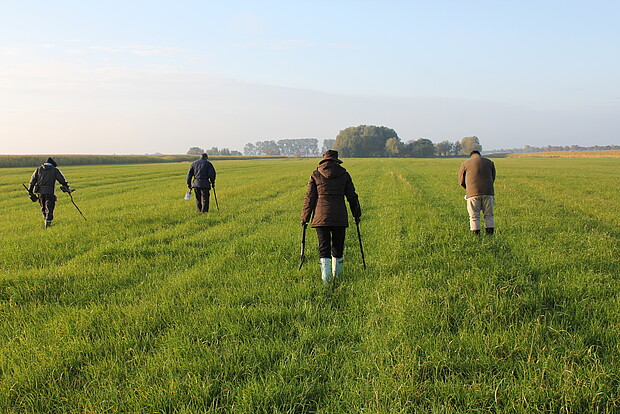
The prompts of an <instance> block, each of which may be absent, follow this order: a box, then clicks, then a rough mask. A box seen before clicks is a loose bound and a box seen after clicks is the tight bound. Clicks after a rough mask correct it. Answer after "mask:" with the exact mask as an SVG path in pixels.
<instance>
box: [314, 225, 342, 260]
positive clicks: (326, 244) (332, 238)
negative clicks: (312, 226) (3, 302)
mask: <svg viewBox="0 0 620 414" xmlns="http://www.w3.org/2000/svg"><path fill="white" fill-rule="evenodd" d="M346 230H347V228H346V227H317V228H316V234H317V236H318V237H319V256H320V257H332V256H333V257H338V258H340V257H342V255H343V252H344V236H345V233H346Z"/></svg>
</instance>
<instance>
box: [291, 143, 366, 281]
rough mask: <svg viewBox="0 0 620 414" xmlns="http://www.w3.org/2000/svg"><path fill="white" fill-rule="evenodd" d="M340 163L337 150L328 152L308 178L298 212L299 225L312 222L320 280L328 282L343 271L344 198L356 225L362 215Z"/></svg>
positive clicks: (349, 177) (349, 179)
mask: <svg viewBox="0 0 620 414" xmlns="http://www.w3.org/2000/svg"><path fill="white" fill-rule="evenodd" d="M340 164H342V161H340V160H339V159H338V151H334V150H328V151H326V152H325V153H324V154H323V159H322V160H321V161H320V162H319V166H318V167H317V169H316V170H314V171H313V172H312V174H311V175H310V181H308V189H307V190H306V196H305V198H304V207H303V209H302V211H301V224H302V225H306V224H307V223H308V222H310V219H312V223H311V225H312V227H314V228H316V232H317V236H318V239H319V256H320V258H321V277H322V278H323V282H325V283H329V282H330V280H331V278H332V276H333V277H337V276H339V275H340V274H341V272H342V262H343V251H344V239H345V232H346V228H347V227H348V226H349V217H348V213H347V207H346V205H345V203H344V198H345V197H346V198H347V201H348V202H349V206H350V208H351V213H352V214H353V217H354V218H355V222H356V223H359V220H360V217H361V216H362V210H361V208H360V204H359V200H358V197H357V193H356V192H355V187H354V186H353V180H352V179H351V176H350V175H349V173H348V172H347V170H345V169H344V168H343V167H342V166H341V165H340Z"/></svg>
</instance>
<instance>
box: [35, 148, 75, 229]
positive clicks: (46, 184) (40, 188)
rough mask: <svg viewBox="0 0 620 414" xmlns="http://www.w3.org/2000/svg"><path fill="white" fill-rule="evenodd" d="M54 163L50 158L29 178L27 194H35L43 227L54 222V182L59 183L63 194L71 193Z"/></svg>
mask: <svg viewBox="0 0 620 414" xmlns="http://www.w3.org/2000/svg"><path fill="white" fill-rule="evenodd" d="M56 167H57V164H56V162H55V161H54V160H53V159H52V158H51V157H50V158H48V159H47V161H46V162H44V163H43V164H42V165H41V166H39V168H37V169H36V170H35V171H34V173H33V174H32V177H31V178H30V186H29V187H28V192H29V193H31V194H32V193H33V192H34V193H37V194H38V198H39V204H40V205H41V213H42V214H43V219H44V220H45V227H49V226H51V225H52V220H54V207H55V206H56V181H58V182H59V183H60V185H61V186H62V187H60V188H61V189H62V190H63V191H65V192H69V193H70V192H71V191H72V190H71V188H69V183H68V182H67V180H66V179H65V176H64V175H63V174H62V173H61V172H60V170H59V169H58V168H56Z"/></svg>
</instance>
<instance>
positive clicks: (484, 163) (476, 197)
mask: <svg viewBox="0 0 620 414" xmlns="http://www.w3.org/2000/svg"><path fill="white" fill-rule="evenodd" d="M469 156H470V157H469V159H468V160H467V161H465V162H463V163H462V164H461V169H460V170H459V184H460V185H461V187H463V188H464V189H465V198H466V199H467V211H468V212H469V228H470V230H471V232H472V233H473V234H475V235H477V236H478V235H480V213H481V212H482V215H483V217H484V228H485V232H486V234H493V233H494V232H495V217H494V216H493V207H494V205H495V190H494V188H493V183H494V182H495V164H493V161H491V160H489V159H488V158H484V157H483V156H481V155H480V152H479V151H476V150H474V151H472V152H471V153H470V154H469Z"/></svg>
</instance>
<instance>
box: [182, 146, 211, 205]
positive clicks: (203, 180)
mask: <svg viewBox="0 0 620 414" xmlns="http://www.w3.org/2000/svg"><path fill="white" fill-rule="evenodd" d="M208 158H209V156H208V155H207V154H202V155H201V156H200V159H197V160H196V161H194V162H193V163H192V165H191V166H190V167H189V171H188V172H187V188H189V189H190V190H192V189H193V190H194V193H195V194H196V210H198V212H199V213H208V212H209V195H210V193H209V191H210V190H211V188H215V168H214V167H213V164H211V162H210V161H209V160H208Z"/></svg>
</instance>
